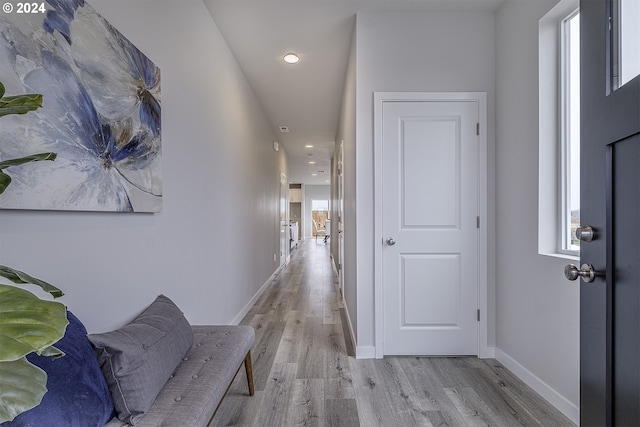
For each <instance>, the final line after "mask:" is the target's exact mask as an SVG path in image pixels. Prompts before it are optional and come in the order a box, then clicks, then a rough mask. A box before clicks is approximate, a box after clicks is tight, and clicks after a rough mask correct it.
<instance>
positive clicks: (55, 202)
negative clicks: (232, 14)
mask: <svg viewBox="0 0 640 427" xmlns="http://www.w3.org/2000/svg"><path fill="white" fill-rule="evenodd" d="M43 5H44V7H43V8H41V9H40V11H39V12H38V13H29V14H18V13H15V11H14V12H13V13H6V10H5V13H0V81H2V82H3V84H4V85H5V87H6V94H7V95H19V94H23V93H40V94H43V99H44V102H43V107H42V108H40V109H38V110H37V111H34V112H30V113H28V114H26V115H23V116H22V115H21V116H17V115H13V116H5V117H2V120H0V161H2V160H7V159H11V158H16V157H22V156H27V155H30V154H35V153H40V152H55V153H57V155H58V156H57V159H56V160H55V161H54V162H38V163H30V164H25V165H23V166H17V167H12V168H11V169H10V171H9V172H10V174H11V177H12V178H13V181H12V184H11V185H10V186H9V187H8V188H7V190H6V191H5V193H3V195H2V197H0V207H1V208H8V209H42V210H77V211H113V212H158V211H159V210H160V208H161V204H162V168H161V132H160V130H161V125H160V117H161V115H160V70H159V68H158V67H157V66H156V65H155V64H154V63H153V62H152V61H150V60H149V59H148V58H147V57H146V56H145V55H144V54H142V52H140V51H139V50H138V49H137V48H136V47H135V46H133V44H131V43H130V42H129V41H128V40H127V39H126V38H125V37H124V36H123V35H122V34H121V33H120V32H118V31H117V30H116V29H115V28H114V27H113V26H111V25H110V24H109V23H108V22H107V21H106V20H105V19H104V18H102V17H101V16H100V15H99V14H98V13H97V12H96V11H95V10H94V9H93V8H92V7H91V6H90V5H89V4H88V3H86V2H85V1H84V0H46V1H44V3H43Z"/></svg>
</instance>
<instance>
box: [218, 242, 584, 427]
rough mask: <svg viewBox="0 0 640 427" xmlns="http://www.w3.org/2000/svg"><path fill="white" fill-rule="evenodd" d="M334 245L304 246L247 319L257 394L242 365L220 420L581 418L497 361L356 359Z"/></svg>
mask: <svg viewBox="0 0 640 427" xmlns="http://www.w3.org/2000/svg"><path fill="white" fill-rule="evenodd" d="M341 310H344V308H343V306H342V303H341V298H340V297H339V295H338V293H337V285H336V281H335V277H334V275H333V271H332V267H331V260H330V257H329V250H328V244H325V243H322V242H321V241H318V242H317V243H316V241H315V240H306V241H304V242H302V243H301V244H300V245H298V249H296V250H294V251H293V253H292V257H291V263H290V264H289V265H287V266H286V267H285V268H284V269H283V270H282V271H281V272H280V273H279V274H278V275H277V277H275V279H274V281H273V284H272V285H271V286H270V288H269V290H268V291H267V292H265V293H264V294H263V295H262V296H261V298H260V299H259V300H258V302H257V303H256V305H255V306H254V307H253V308H252V309H251V310H250V311H249V313H248V314H247V315H246V316H245V318H244V320H243V322H242V323H243V324H248V325H251V326H253V327H254V329H255V331H256V342H255V345H254V347H253V349H252V351H251V353H252V356H253V373H254V383H255V391H256V393H255V395H254V396H253V397H250V396H249V395H248V392H247V383H246V378H245V375H244V369H241V370H240V372H239V373H238V377H237V378H236V379H235V381H234V383H233V384H232V386H231V388H230V389H229V392H228V394H227V396H226V398H225V399H224V401H223V402H222V404H221V406H220V408H219V410H218V413H217V414H216V416H215V417H214V419H213V421H212V423H211V425H212V426H247V427H249V426H251V427H253V426H256V427H271V426H287V427H288V426H345V427H352V426H363V427H369V426H389V427H397V426H505V427H512V426H545V427H547V426H573V425H574V424H573V423H572V422H571V421H570V420H569V419H568V418H566V417H565V416H564V415H562V414H561V413H560V412H559V411H557V410H556V409H555V408H554V407H553V406H551V405H550V404H549V403H547V402H546V401H545V400H544V399H542V398H541V397H540V396H538V395H537V394H536V393H535V392H534V391H533V390H531V389H530V388H529V387H528V386H526V385H525V384H523V383H522V382H521V381H520V380H519V379H518V378H516V377H515V376H514V375H513V374H511V373H510V372H509V371H508V370H507V369H506V368H504V367H503V366H502V365H500V363H498V362H497V361H496V360H493V359H488V360H480V359H477V358H475V357H456V358H445V357H435V358H430V357H386V358H384V359H380V360H373V359H365V360H356V359H355V358H354V357H353V356H349V354H353V350H352V349H349V350H350V351H348V349H347V345H348V344H349V345H350V340H349V339H347V340H345V329H344V325H343V323H342V319H341V314H340V313H341Z"/></svg>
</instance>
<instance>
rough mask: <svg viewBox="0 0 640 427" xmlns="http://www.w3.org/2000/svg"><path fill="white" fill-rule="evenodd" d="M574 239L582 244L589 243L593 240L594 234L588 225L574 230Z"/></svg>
mask: <svg viewBox="0 0 640 427" xmlns="http://www.w3.org/2000/svg"><path fill="white" fill-rule="evenodd" d="M576 237H577V239H578V240H580V241H582V242H590V241H592V240H593V239H595V237H596V232H595V231H594V230H593V228H592V227H591V226H590V225H585V226H584V227H578V228H577V229H576Z"/></svg>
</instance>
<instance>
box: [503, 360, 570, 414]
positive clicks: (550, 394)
mask: <svg viewBox="0 0 640 427" xmlns="http://www.w3.org/2000/svg"><path fill="white" fill-rule="evenodd" d="M495 352H496V357H495V358H496V360H498V362H500V363H502V364H503V365H504V366H505V367H506V368H507V369H509V370H510V371H511V372H513V373H514V374H515V375H516V376H517V377H518V378H520V379H521V380H522V381H524V383H525V384H527V385H528V386H529V387H531V388H532V389H534V390H535V391H536V393H538V394H539V395H540V396H542V397H543V398H544V399H545V400H547V401H548V402H549V403H551V404H552V405H553V406H555V407H556V408H557V409H558V410H559V411H560V412H562V413H563V414H564V415H565V416H566V417H567V418H569V419H570V420H571V421H573V422H574V423H575V424H576V425H580V408H579V407H578V406H576V405H575V404H573V403H571V402H570V401H569V400H568V399H567V398H566V397H564V396H563V395H561V394H560V393H558V392H557V391H556V390H554V389H553V388H552V387H551V386H549V384H547V383H545V382H544V381H542V380H541V379H540V378H538V377H537V376H535V375H534V374H533V373H532V372H531V371H529V370H528V369H527V368H525V367H524V366H522V365H521V364H520V363H518V362H517V361H516V360H515V359H514V358H512V357H511V356H509V355H508V354H507V353H505V352H504V351H502V350H500V349H499V348H496V349H495Z"/></svg>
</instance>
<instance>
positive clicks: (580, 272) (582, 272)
mask: <svg viewBox="0 0 640 427" xmlns="http://www.w3.org/2000/svg"><path fill="white" fill-rule="evenodd" d="M564 277H566V278H567V280H571V281H573V280H576V279H577V278H578V277H582V280H584V281H585V282H586V283H591V282H593V281H594V279H595V278H596V271H595V270H594V269H593V266H592V265H591V264H582V267H580V269H578V267H576V266H575V265H573V264H569V265H567V266H566V267H565V268H564Z"/></svg>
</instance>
